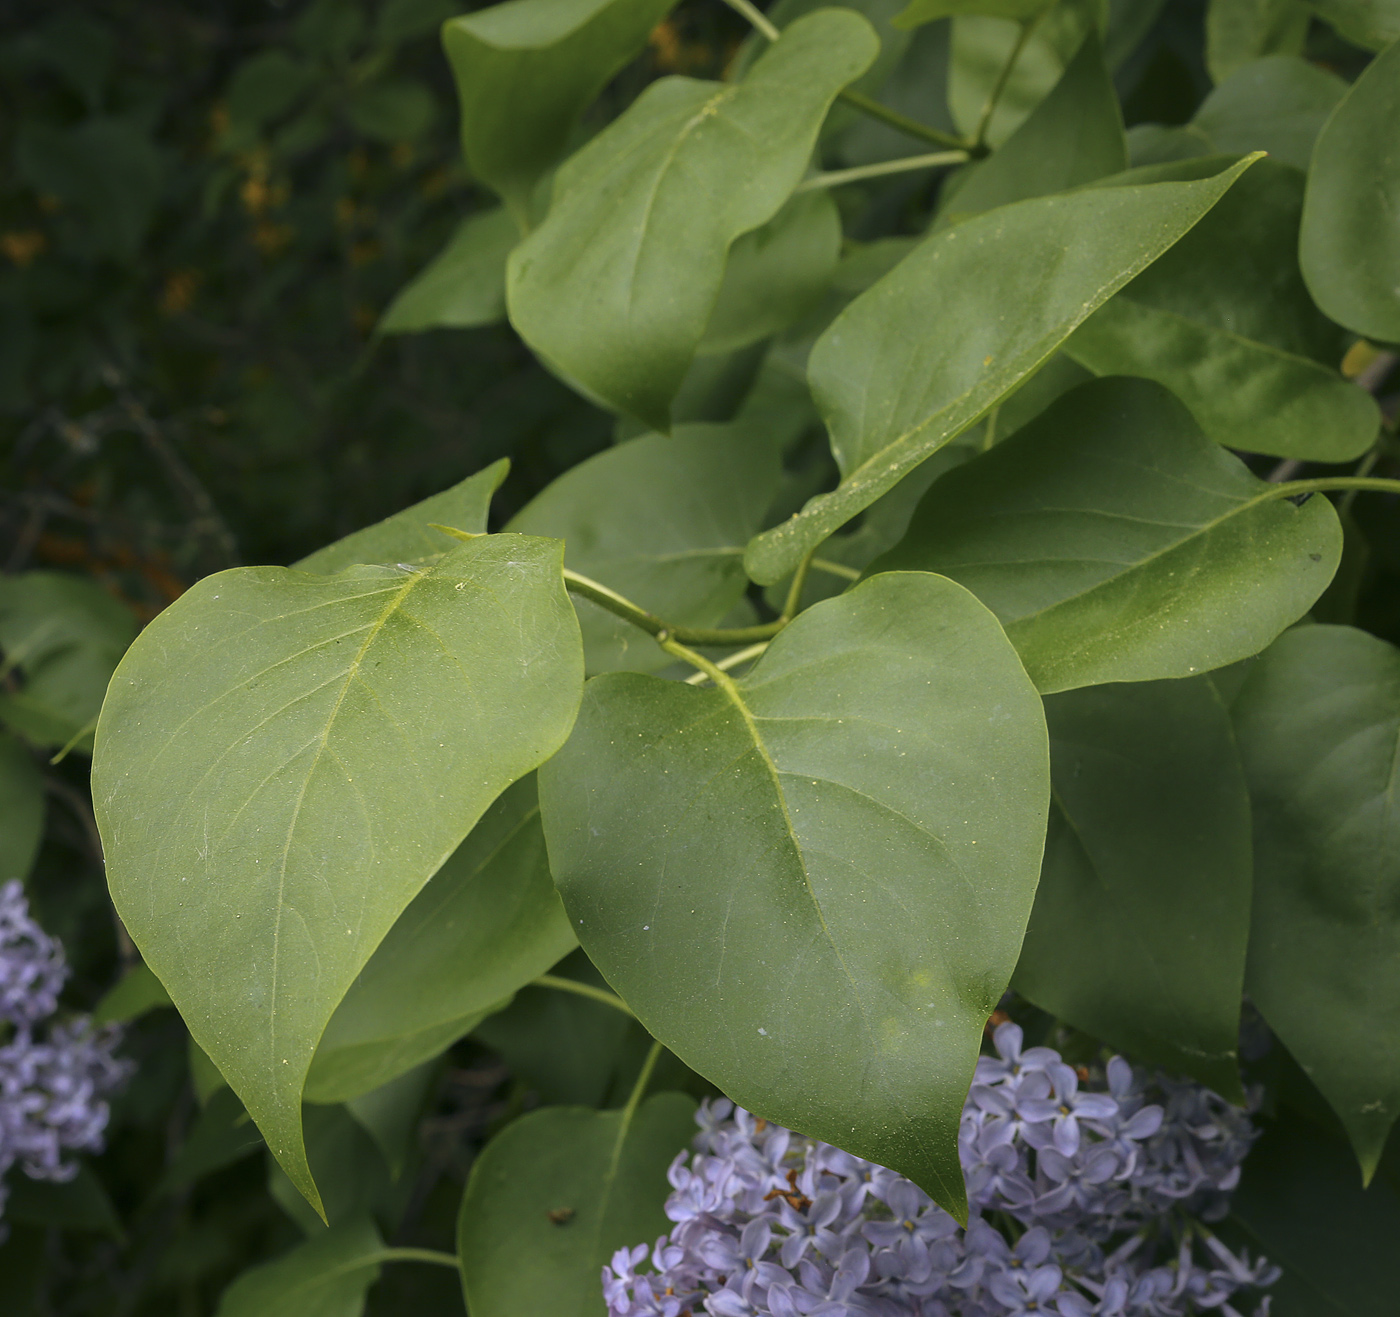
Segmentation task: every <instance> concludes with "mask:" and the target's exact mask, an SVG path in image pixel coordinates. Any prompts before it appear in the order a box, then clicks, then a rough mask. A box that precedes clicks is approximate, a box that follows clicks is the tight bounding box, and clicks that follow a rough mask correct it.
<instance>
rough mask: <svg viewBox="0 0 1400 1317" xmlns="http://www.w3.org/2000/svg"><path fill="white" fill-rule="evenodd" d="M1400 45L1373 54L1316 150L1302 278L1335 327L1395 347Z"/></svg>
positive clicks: (1399, 290)
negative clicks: (1335, 323) (1335, 324)
mask: <svg viewBox="0 0 1400 1317" xmlns="http://www.w3.org/2000/svg"><path fill="white" fill-rule="evenodd" d="M1398 12H1400V11H1398ZM1397 123H1400V41H1397V42H1396V43H1395V44H1394V45H1393V46H1391V47H1390V48H1389V49H1388V50H1385V51H1383V52H1382V53H1381V54H1379V55H1377V56H1376V58H1375V59H1374V60H1373V61H1372V62H1371V63H1370V64H1369V65H1368V66H1367V68H1366V70H1365V72H1364V73H1362V75H1361V76H1360V77H1359V78H1358V79H1357V80H1356V82H1355V83H1354V84H1353V85H1352V88H1351V90H1350V91H1349V92H1347V94H1346V96H1345V97H1344V98H1343V100H1342V102H1341V104H1339V105H1338V106H1337V108H1336V110H1334V111H1333V113H1332V117H1331V118H1330V119H1328V121H1327V126H1326V127H1325V128H1323V130H1322V134H1321V136H1319V137H1318V139H1317V146H1316V147H1315V148H1314V150H1313V160H1312V169H1311V170H1310V171H1309V173H1308V191H1307V198H1306V200H1305V202H1304V205H1303V231H1302V237H1301V239H1300V243H1299V256H1300V258H1301V260H1302V266H1303V278H1304V279H1306V280H1307V283H1308V289H1309V291H1311V293H1312V295H1313V297H1314V298H1315V299H1316V300H1317V304H1318V306H1320V307H1321V308H1322V309H1323V310H1324V311H1325V312H1326V313H1327V314H1328V315H1329V316H1331V317H1332V319H1333V320H1335V321H1336V322H1337V323H1338V324H1340V325H1345V326H1346V327H1347V328H1348V329H1351V330H1355V332H1356V333H1358V334H1363V335H1365V336H1367V337H1368V338H1374V339H1379V340H1381V341H1382V342H1389V343H1395V342H1400V132H1397V131H1396V124H1397Z"/></svg>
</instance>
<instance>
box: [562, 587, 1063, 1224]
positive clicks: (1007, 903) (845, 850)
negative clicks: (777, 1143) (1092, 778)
mask: <svg viewBox="0 0 1400 1317" xmlns="http://www.w3.org/2000/svg"><path fill="white" fill-rule="evenodd" d="M1048 796H1049V765H1048V748H1047V741H1046V732H1045V720H1044V716H1043V714H1042V712H1041V704H1040V700H1039V699H1038V698H1037V697H1036V694H1035V690H1034V687H1033V686H1032V685H1031V683H1030V680H1029V678H1027V676H1026V674H1025V671H1024V670H1023V669H1022V667H1021V664H1020V661H1019V660H1018V659H1017V657H1016V653H1015V651H1014V650H1013V649H1012V647H1011V645H1010V642H1009V641H1008V640H1007V639H1006V636H1005V635H1004V634H1003V632H1002V630H1001V627H1000V626H999V625H998V624H997V622H996V620H995V619H994V618H993V617H992V615H991V614H990V613H989V612H988V611H987V610H986V609H985V608H984V607H983V606H982V605H981V604H979V603H978V602H977V600H976V599H974V598H973V597H972V595H970V594H969V593H968V592H967V591H965V590H963V589H962V588H961V587H960V586H958V585H955V584H954V583H953V582H951V581H948V580H946V579H944V578H942V577H939V576H933V575H931V574H928V573H923V572H897V573H889V574H886V575H882V576H877V577H874V578H873V579H871V580H870V581H867V582H865V583H863V584H861V585H858V586H856V587H855V588H854V589H853V590H851V591H849V592H847V593H846V594H844V595H842V596H840V597H839V598H836V599H830V600H827V601H825V602H823V603H820V604H817V605H815V606H814V607H812V608H810V609H808V610H807V611H806V612H804V613H802V614H801V615H800V616H799V617H798V618H797V620H796V621H794V622H793V623H792V624H791V625H790V626H789V627H788V628H787V629H786V630H784V631H783V632H782V633H781V634H780V635H779V636H778V638H777V639H776V640H775V641H774V642H773V644H772V645H771V646H770V647H769V649H768V651H767V652H766V653H765V654H764V656H763V657H762V658H761V659H760V660H759V662H758V664H757V665H756V666H755V668H754V669H753V671H752V672H751V673H750V674H749V675H748V676H746V677H744V678H743V679H742V680H740V681H731V680H729V679H728V678H722V685H721V687H719V688H717V689H716V688H710V689H700V688H697V687H695V686H690V685H686V684H684V683H680V682H671V681H663V680H660V679H659V678H655V677H647V676H642V675H639V674H623V673H610V674H606V675H604V676H601V677H597V678H595V679H594V680H593V681H591V682H590V683H589V684H588V686H587V687H586V688H585V696H584V703H583V708H582V710H581V711H580V715H579V722H578V725H577V727H576V729H575V731H574V734H573V736H572V737H571V738H570V740H569V742H568V744H567V745H566V746H565V748H564V749H563V750H562V751H561V752H560V753H559V754H558V755H557V756H556V757H555V758H554V759H553V760H551V761H550V763H548V764H547V765H545V767H544V769H543V770H542V771H541V773H540V807H541V814H542V816H543V819H544V825H545V838H546V840H547V842H548V845H549V856H550V865H551V868H552V869H553V871H554V876H555V881H556V882H557V883H558V885H559V888H560V892H561V895H562V896H563V898H564V905H565V908H566V909H567V910H568V912H569V917H570V919H571V921H572V923H573V929H574V932H575V934H576V935H577V936H578V939H579V941H580V942H581V943H582V944H583V947H584V949H585V950H586V951H587V952H588V955H589V957H590V958H591V959H592V961H593V962H594V964H596V965H597V966H598V968H599V969H600V970H601V971H602V972H603V974H604V976H605V977H606V978H607V980H608V982H609V983H611V984H612V986H613V987H614V988H616V989H617V991H618V992H620V993H621V994H622V996H623V997H624V998H625V999H626V1000H627V1003H628V1004H629V1005H630V1006H631V1007H632V1009H633V1010H634V1011H636V1013H637V1015H638V1016H639V1017H640V1018H641V1021H642V1023H643V1024H644V1025H646V1027H647V1029H648V1030H650V1032H651V1033H652V1034H653V1035H654V1036H655V1037H657V1038H659V1039H661V1041H662V1042H664V1043H665V1044H666V1046H667V1047H669V1048H670V1049H671V1050H672V1051H674V1052H675V1053H676V1054H677V1055H678V1056H679V1057H680V1058H681V1059H682V1060H683V1061H685V1063H686V1064H687V1065H689V1066H690V1067H691V1068H692V1069H694V1070H697V1071H699V1072H700V1073H701V1074H702V1075H704V1076H705V1077H706V1078H707V1079H710V1080H711V1081H713V1082H714V1083H716V1084H718V1085H719V1086H720V1088H722V1089H723V1090H724V1091H725V1092H726V1093H727V1094H728V1095H729V1096H730V1097H732V1098H734V1099H735V1101H737V1102H740V1103H742V1104H743V1105H744V1106H746V1107H748V1108H749V1109H751V1110H753V1111H755V1112H757V1113H758V1114H759V1115H762V1116H765V1117H767V1118H768V1119H771V1120H774V1121H777V1122H778V1123H780V1124H783V1125H786V1126H788V1127H790V1128H794V1129H800V1130H802V1131H803V1132H804V1133H806V1134H811V1135H813V1136H815V1137H818V1138H822V1139H826V1140H828V1141H830V1142H833V1143H836V1144H838V1145H840V1146H841V1147H843V1148H846V1149H848V1150H849V1151H851V1152H853V1153H857V1154H859V1155H860V1156H863V1157H869V1158H871V1159H872V1160H874V1161H878V1162H880V1163H881V1164H883V1165H886V1166H890V1167H893V1168H894V1169H896V1170H898V1171H900V1172H902V1173H903V1174H905V1175H908V1176H910V1177H911V1178H913V1179H915V1180H916V1181H918V1182H919V1183H920V1184H921V1185H922V1186H923V1187H924V1188H925V1189H927V1190H928V1192H929V1193H931V1194H933V1195H934V1196H935V1197H937V1198H938V1200H939V1201H940V1202H941V1203H943V1204H944V1205H945V1206H946V1207H948V1208H949V1210H951V1211H955V1212H961V1211H964V1210H965V1201H964V1198H963V1182H962V1174H961V1170H960V1168H959V1164H958V1156H957V1146H956V1135H957V1128H958V1117H959V1114H960V1112H961V1109H962V1104H963V1099H964V1096H965V1095H966V1092H967V1085H968V1081H969V1080H970V1078H971V1076H972V1069H973V1064H974V1062H975V1060H976V1057H977V1049H978V1044H979V1041H980V1039H981V1036H982V1025H983V1023H984V1021H985V1020H986V1018H987V1014H988V1012H989V1011H990V1010H991V1009H992V1007H994V1006H995V1005H996V1002H997V1000H998V998H999V997H1000V995H1001V993H1002V991H1003V989H1004V988H1005V986H1006V983H1007V980H1008V979H1009V978H1010V976H1011V971H1012V968H1013V967H1014V965H1015V962H1016V954H1017V951H1018V950H1019V948H1020V944H1021V935H1022V932H1023V931H1024V929H1025V926H1026V920H1027V918H1028V916H1029V914H1030V909H1031V902H1032V898H1033V896H1034V893H1035V884H1036V876H1037V873H1038V871H1039V867H1040V853H1041V845H1042V842H1043V840H1044V836H1045V818H1046V806H1047V800H1048Z"/></svg>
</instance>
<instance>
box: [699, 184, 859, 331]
mask: <svg viewBox="0 0 1400 1317" xmlns="http://www.w3.org/2000/svg"><path fill="white" fill-rule="evenodd" d="M840 256H841V215H840V212H839V211H838V210H837V209H836V203H835V202H834V201H833V200H832V199H831V194H830V193H829V192H826V191H822V190H817V191H810V192H803V193H799V194H798V195H797V196H795V197H793V198H792V199H791V200H790V201H788V202H787V204H786V205H785V206H784V207H783V208H782V210H780V211H779V212H778V213H777V214H776V215H775V216H774V217H773V218H772V219H771V220H769V221H768V223H767V224H765V225H764V226H763V227H762V228H759V229H754V230H752V231H751V232H749V233H746V234H744V235H743V236H742V237H741V238H739V239H738V240H737V241H736V242H735V243H734V245H733V246H732V247H730V249H729V259H728V261H727V263H726V264H725V267H724V282H723V283H722V284H721V285H720V290H719V297H718V298H717V300H716V301H715V306H714V310H713V311H712V312H711V313H710V320H709V324H707V325H706V326H705V337H704V338H703V339H701V341H700V347H699V349H698V351H700V352H733V351H734V350H735V349H736V348H742V347H747V346H748V345H749V344H750V343H757V342H758V340H759V339H761V338H768V337H770V336H771V335H773V334H776V333H777V332H778V331H779V330H782V329H786V328H787V327H788V326H789V325H791V324H795V323H796V322H797V321H799V320H801V319H802V317H803V316H805V315H807V314H808V313H809V312H811V311H814V310H815V309H816V308H817V306H818V305H819V304H820V303H821V300H822V296H823V294H825V292H826V290H827V287H828V285H829V284H830V283H831V280H832V277H833V276H834V275H835V273H836V264H837V261H838V260H839V259H840Z"/></svg>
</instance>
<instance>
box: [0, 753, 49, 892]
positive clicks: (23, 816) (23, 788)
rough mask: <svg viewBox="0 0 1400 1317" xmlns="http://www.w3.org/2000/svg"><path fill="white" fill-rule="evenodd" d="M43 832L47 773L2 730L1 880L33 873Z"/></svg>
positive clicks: (0, 784) (0, 789) (0, 772)
mask: <svg viewBox="0 0 1400 1317" xmlns="http://www.w3.org/2000/svg"><path fill="white" fill-rule="evenodd" d="M43 835H44V779H43V775H42V774H41V773H40V772H39V768H38V765H37V764H35V762H34V758H33V756H32V755H31V754H30V753H29V751H28V750H27V749H26V748H25V747H24V745H23V744H22V743H21V742H20V741H17V740H16V739H15V738H14V737H13V736H7V735H6V734H5V733H4V732H0V883H7V882H9V881H10V880H11V879H12V878H20V879H23V878H27V877H28V876H29V869H30V866H31V865H32V864H33V863H34V857H35V856H36V855H37V854H38V853H39V841H40V839H41V838H42V837H43Z"/></svg>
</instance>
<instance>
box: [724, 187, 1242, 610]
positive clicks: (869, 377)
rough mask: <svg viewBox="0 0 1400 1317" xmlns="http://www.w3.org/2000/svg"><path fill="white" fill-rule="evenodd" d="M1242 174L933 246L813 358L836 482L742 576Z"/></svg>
mask: <svg viewBox="0 0 1400 1317" xmlns="http://www.w3.org/2000/svg"><path fill="white" fill-rule="evenodd" d="M1243 168H1244V164H1243V163H1242V164H1239V165H1235V166H1233V167H1232V168H1230V169H1227V170H1225V171H1224V172H1222V173H1220V174H1218V175H1216V176H1214V177H1212V178H1207V179H1203V180H1200V181H1196V182H1186V183H1153V184H1147V185H1143V186H1127V187H1102V188H1090V189H1088V190H1085V191H1081V192H1076V193H1072V194H1070V195H1068V196H1061V197H1040V198H1036V199H1034V200H1031V201H1023V202H1020V203H1018V204H1017V205H1015V206H1008V207H1005V208H1003V209H1000V210H997V211H993V212H991V213H989V214H986V215H980V216H977V217H975V218H973V219H971V220H968V221H967V222H965V223H963V224H958V225H954V226H953V227H952V228H950V229H945V230H942V231H941V232H938V233H935V234H934V235H933V236H931V237H929V238H927V239H925V241H924V242H923V243H922V244H921V245H920V246H918V247H917V248H915V249H914V251H913V252H912V253H911V254H910V255H909V256H907V257H906V258H905V259H904V260H903V261H902V262H901V263H900V264H899V265H898V266H896V267H895V269H894V270H892V271H891V272H890V273H889V274H888V275H886V276H885V277H884V278H883V279H881V280H880V281H879V282H877V283H876V284H875V285H874V286H873V287H872V288H870V289H869V290H868V291H867V292H865V293H863V294H861V296H860V297H858V298H856V300H855V301H854V302H852V303H851V305H850V306H849V307H847V308H846V310H845V311H844V312H842V314H841V315H839V316H838V317H837V318H836V320H835V321H834V322H833V323H832V325H831V326H830V328H828V329H827V330H826V332H825V333H824V334H823V335H822V336H821V338H820V339H818V340H817V344H816V346H815V347H814V348H813V349H812V355H811V359H810V363H809V366H808V377H809V380H810V382H811V385H812V391H813V394H814V395H815V396H816V399H817V403H818V406H819V407H820V408H821V411H822V413H823V415H824V417H825V419H826V422H827V426H828V428H829V429H830V431H831V447H832V451H833V452H834V453H835V455H836V460H837V463H838V464H839V466H840V468H841V474H842V480H841V483H840V485H839V486H838V487H837V488H836V489H835V490H834V491H833V492H831V493H830V494H821V495H818V496H817V497H816V498H814V499H812V500H811V501H810V502H809V503H808V504H807V505H806V507H804V508H803V509H802V511H801V512H800V513H798V514H797V516H795V517H793V518H791V519H789V520H788V521H787V522H785V523H783V524H782V525H780V526H777V527H774V529H772V530H770V531H766V532H765V533H764V534H763V535H762V536H760V537H759V538H757V539H756V540H755V541H754V542H753V543H752V544H751V545H750V546H749V549H748V552H747V553H746V555H745V566H746V567H747V569H748V572H749V574H750V575H751V576H752V577H753V578H754V579H755V580H756V581H758V582H760V583H761V584H768V583H770V582H772V581H775V580H780V579H781V578H782V577H783V576H785V575H786V574H787V573H788V572H790V571H791V570H792V569H793V568H794V567H796V565H797V563H798V561H799V560H800V559H801V557H802V555H803V554H804V553H805V552H806V551H807V550H808V549H809V548H811V547H812V546H813V545H815V544H818V543H820V542H821V541H822V540H823V539H825V538H826V536H827V535H829V534H830V533H831V532H832V531H833V530H835V529H836V528H837V527H839V526H841V525H843V524H844V523H845V522H847V521H849V520H850V519H851V518H852V517H853V516H855V515H856V513H858V512H860V511H862V510H863V509H864V508H867V507H869V506H870V504H871V503H873V502H874V501H875V500H876V499H877V498H879V497H880V495H881V494H883V493H885V492H886V491H887V490H889V489H891V488H893V487H894V485H896V484H897V483H898V482H899V480H900V479H901V478H902V477H903V476H904V475H906V474H907V473H908V472H909V471H912V470H913V469H914V467H916V466H918V465H919V463H920V462H922V461H923V460H924V459H925V458H926V457H928V456H929V455H930V454H931V453H933V452H935V451H937V450H938V449H939V448H941V447H942V446H943V445H944V444H945V443H947V442H948V440H950V439H952V438H953V437H954V436H955V435H957V434H958V433H960V432H961V431H962V430H964V429H966V428H967V427H968V426H969V425H971V424H972V423H973V422H974V421H975V420H976V419H977V418H978V417H979V416H980V415H981V414H982V413H983V412H985V411H986V410H987V408H988V407H990V406H991V405H992V404H993V403H995V402H996V401H997V400H998V399H999V398H1001V397H1002V396H1003V395H1004V394H1006V393H1008V392H1010V390H1011V389H1012V388H1013V387H1014V386H1015V385H1016V384H1017V383H1018V382H1019V381H1020V380H1022V379H1024V378H1025V377H1026V376H1027V375H1029V374H1030V373H1031V372H1032V371H1033V370H1035V369H1036V367H1038V366H1040V365H1041V364H1042V363H1043V362H1044V361H1045V360H1046V359H1047V358H1048V357H1049V356H1050V355H1051V353H1053V352H1054V350H1055V349H1056V348H1057V347H1058V346H1059V345H1060V344H1061V343H1062V342H1063V341H1064V340H1065V339H1066V338H1068V337H1069V335H1070V334H1071V333H1072V332H1073V331H1074V330H1075V329H1076V328H1077V327H1078V326H1079V325H1080V324H1081V323H1082V322H1083V320H1084V319H1085V318H1086V317H1087V316H1088V315H1089V314H1090V313H1091V312H1092V311H1094V310H1095V309H1096V308H1097V307H1098V306H1100V305H1102V304H1103V303H1104V302H1106V301H1107V300H1108V299H1109V297H1111V296H1112V295H1113V294H1114V293H1116V292H1117V291H1118V289H1119V288H1121V287H1122V286H1123V285H1124V284H1125V283H1127V282H1128V280H1130V279H1131V278H1133V276H1134V275H1136V274H1138V273H1140V272H1141V271H1142V270H1143V269H1144V268H1146V267H1147V266H1148V265H1150V264H1151V263H1152V261H1154V260H1156V259H1157V257H1159V256H1160V255H1161V254H1162V253H1163V252H1164V251H1166V250H1167V248H1168V247H1170V246H1171V245H1172V243H1174V242H1175V241H1176V240H1177V239H1178V238H1180V237H1181V236H1182V234H1184V233H1185V232H1186V231H1187V230H1188V229H1190V228H1191V226H1192V225H1194V224H1195V223H1196V222H1197V221H1198V220H1200V218H1201V217H1202V216H1203V215H1204V214H1206V212H1207V211H1209V209H1210V208H1211V207H1212V206H1213V205H1214V204H1215V203H1216V202H1217V201H1218V200H1219V199H1220V197H1221V196H1222V195H1223V194H1224V193H1225V191H1226V189H1227V188H1228V187H1229V186H1230V185H1231V183H1233V182H1234V181H1235V179H1236V178H1237V177H1238V176H1239V174H1240V172H1241V170H1242V169H1243ZM1086 233H1092V234H1094V235H1095V240H1094V241H1093V242H1087V241H1084V237H1083V235H1085V234H1086ZM930 306H937V307H939V308H940V311H939V314H938V316H936V317H930V316H929V314H928V308H929V307H930Z"/></svg>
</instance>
